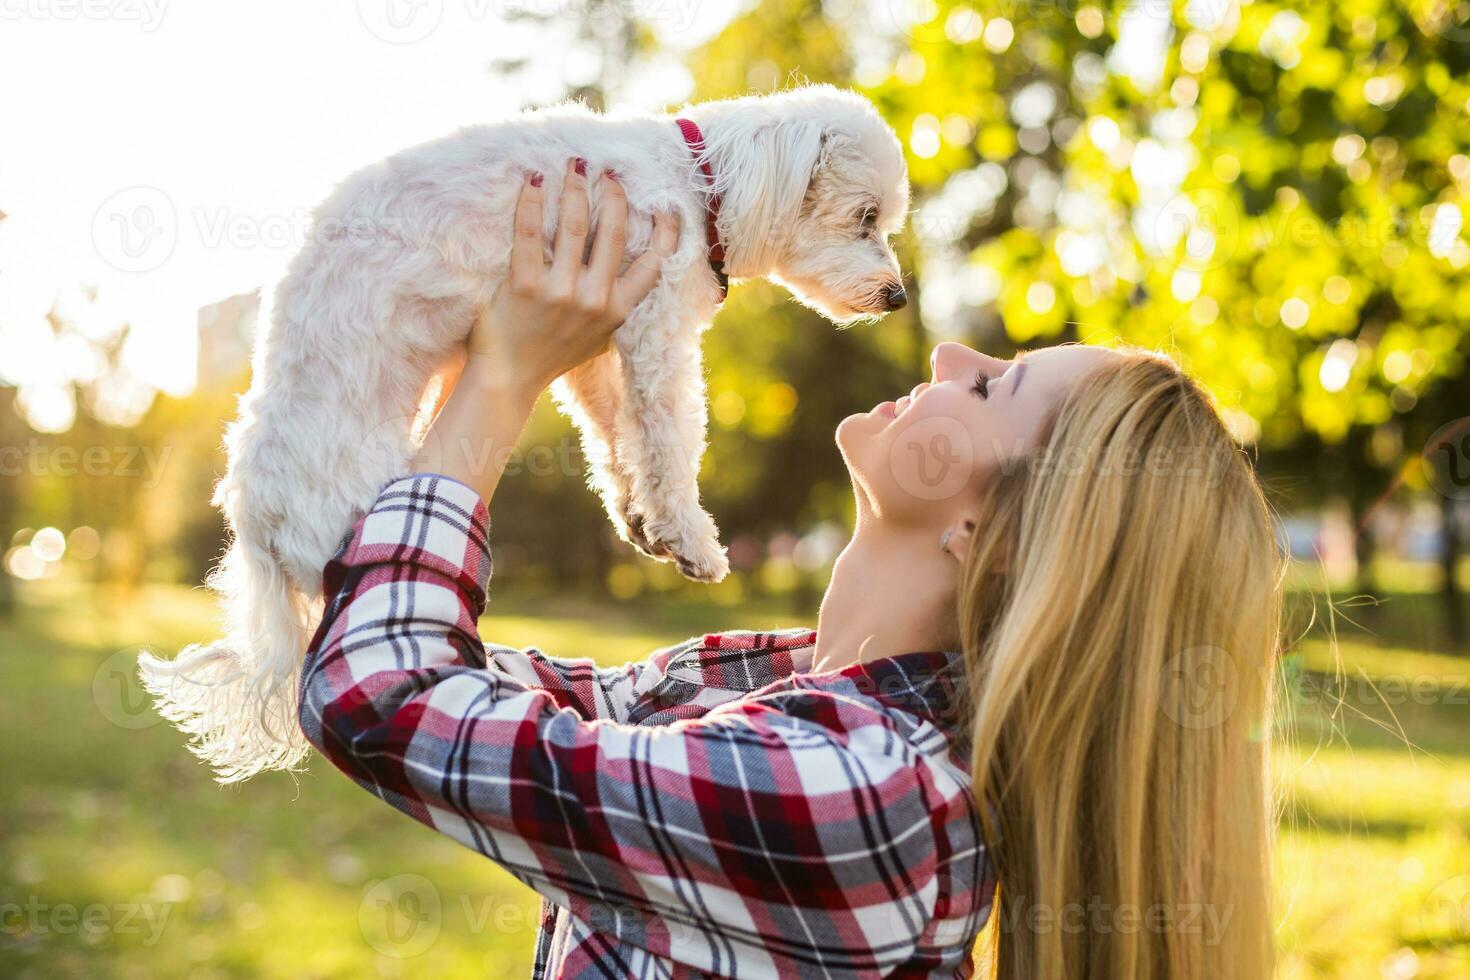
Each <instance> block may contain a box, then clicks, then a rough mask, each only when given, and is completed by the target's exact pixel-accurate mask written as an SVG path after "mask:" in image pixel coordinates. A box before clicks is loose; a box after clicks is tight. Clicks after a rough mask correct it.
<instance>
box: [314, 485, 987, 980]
mask: <svg viewBox="0 0 1470 980" xmlns="http://www.w3.org/2000/svg"><path fill="white" fill-rule="evenodd" d="M488 525H489V519H488V514H487V512H486V509H485V507H484V505H483V504H482V503H481V501H480V500H479V498H478V496H477V495H476V494H475V493H474V492H473V491H471V490H470V489H469V488H468V487H465V486H464V485H462V484H459V483H457V482H454V481H451V480H447V479H444V478H441V477H437V476H416V477H413V478H409V479H405V480H401V481H398V482H396V483H394V484H392V485H390V486H389V487H387V488H386V489H385V490H384V492H383V494H382V496H381V497H380V498H379V500H378V503H377V504H376V506H374V508H373V509H372V511H371V512H369V514H368V515H367V516H366V517H365V518H364V519H363V520H362V522H361V523H360V524H359V525H358V527H357V528H356V530H355V531H354V533H353V535H352V537H351V538H350V539H349V541H348V543H347V544H346V545H345V546H344V549H343V551H342V552H340V553H339V555H338V556H337V557H336V558H335V559H334V560H333V562H332V563H331V565H329V566H328V571H327V586H328V589H329V590H330V594H331V599H330V602H329V605H328V609H327V613H326V616H325V618H324V620H323V623H322V626H321V628H320V629H319V631H318V633H317V635H316V637H315V638H314V640H313V642H312V644H311V649H310V651H309V652H308V655H307V662H306V666H305V669H304V674H303V678H302V700H301V704H302V708H301V725H302V729H303V731H304V732H305V733H306V735H307V737H308V738H309V739H310V740H311V742H312V743H313V744H314V745H315V746H317V747H318V748H319V749H320V750H321V751H322V753H323V754H324V755H326V756H327V758H328V759H330V760H331V761H332V763H333V764H334V765H336V766H337V767H338V768H340V769H341V770H342V771H343V772H345V773H346V774H347V775H349V776H350V777H352V778H353V779H354V780H356V781H357V782H358V783H359V784H360V785H362V786H363V787H364V788H366V789H368V790H369V791H371V792H373V793H374V794H375V795H377V796H379V797H380V798H381V799H383V800H384V801H386V802H387V803H389V804H391V805H393V806H395V807H397V808H398V809H400V810H402V811H403V812H405V813H407V814H409V815H410V816H412V817H414V818H415V819H417V820H420V821H422V822H423V823H425V824H427V825H428V826H431V827H433V828H435V829H436V830H439V831H441V832H443V833H445V834H447V835H449V836H451V837H453V838H454V839H456V840H458V841H460V842H461V843H463V844H465V845H466V846H468V847H471V848H474V849H475V850H476V851H478V852H480V853H482V854H484V855H486V856H487V857H490V858H492V859H494V860H495V861H497V862H498V863H500V864H502V865H503V866H504V867H506V868H507V869H508V870H510V871H511V872H512V873H513V874H515V875H516V876H517V877H518V878H520V879H521V880H522V881H524V882H525V883H526V884H528V885H530V886H531V887H532V888H534V889H536V890H537V891H538V892H540V893H541V894H542V895H544V896H546V897H547V898H549V899H551V900H552V901H554V902H556V903H558V904H561V905H564V906H566V907H568V908H570V909H571V910H572V912H573V913H574V914H575V915H576V916H577V917H578V918H579V919H580V920H581V921H583V922H586V923H589V924H591V925H592V927H593V928H596V929H599V930H600V931H603V932H606V933H609V934H612V935H615V936H617V937H618V938H619V939H621V940H623V941H625V942H628V943H630V944H632V945H635V946H639V947H641V948H644V949H647V950H649V951H651V952H654V953H656V954H658V955H662V956H668V957H672V958H674V959H676V960H679V961H681V962H684V963H690V964H695V965H697V966H698V967H699V968H700V969H703V970H707V971H710V972H716V973H728V972H730V970H731V967H732V964H733V962H734V958H735V957H737V956H738V957H741V963H742V964H749V963H751V962H754V960H753V959H752V958H756V957H762V956H769V955H773V954H774V955H778V956H779V955H780V954H782V953H786V952H793V953H794V952H795V951H797V950H808V951H809V950H811V949H812V948H816V949H818V950H819V951H820V952H819V953H818V954H817V955H819V956H820V957H821V962H820V963H818V964H811V965H812V966H813V968H819V967H825V968H827V969H829V970H834V971H875V970H876V971H881V970H883V969H886V968H889V967H893V966H896V965H898V964H900V963H902V962H904V961H905V960H906V959H907V958H908V957H909V956H910V955H911V954H912V952H913V949H914V947H915V944H916V943H917V941H918V940H919V938H920V936H921V935H922V934H923V932H924V930H925V929H926V928H927V927H928V925H929V923H930V921H931V919H932V917H933V915H934V902H935V900H936V894H937V892H938V885H937V881H936V879H937V874H938V872H937V868H938V867H939V865H940V863H941V861H942V860H943V854H942V849H943V845H942V843H941V842H940V839H939V838H940V835H939V834H937V833H936V829H935V827H936V821H938V822H941V823H942V821H943V820H944V819H945V818H946V814H952V812H953V808H954V807H955V806H956V805H957V804H958V801H957V799H956V796H955V793H954V792H953V790H952V789H946V788H945V787H943V786H940V785H937V784H936V782H935V781H934V779H933V777H932V775H931V774H930V771H929V769H928V768H927V767H926V766H924V765H922V764H921V762H920V760H918V759H916V758H914V757H913V755H914V750H913V749H912V747H911V746H910V745H909V744H908V743H907V742H906V741H905V740H904V739H903V738H902V737H901V736H900V734H899V733H898V732H897V731H896V730H894V728H893V726H892V722H890V721H889V719H888V718H887V717H886V716H885V715H884V714H883V713H881V712H879V711H877V710H876V709H874V708H873V707H871V706H868V705H865V704H861V703H855V702H852V701H849V700H846V699H842V698H836V697H833V696H831V695H829V694H827V693H826V692H821V691H811V690H797V691H785V692H782V693H779V694H772V695H769V696H767V697H764V698H757V699H755V700H754V701H749V702H743V703H736V704H732V705H730V706H728V707H726V708H717V709H715V710H714V711H711V712H710V713H708V714H706V715H705V716H704V717H702V718H700V719H698V720H695V721H691V722H680V723H676V724H673V725H667V726H659V727H652V728H644V727H638V726H633V725H625V724H619V723H616V722H608V721H588V720H586V719H585V718H584V717H583V716H582V715H580V714H579V713H577V712H575V711H571V710H567V709H565V708H561V707H559V706H558V703H557V699H556V698H555V697H553V696H552V695H551V694H549V693H547V692H546V691H544V690H540V689H538V688H535V687H531V686H528V685H527V684H525V683H523V682H522V681H520V680H517V679H516V678H514V677H512V676H510V675H509V674H508V673H506V672H504V671H502V670H499V669H496V667H495V665H494V664H493V663H487V661H486V659H485V655H484V651H483V648H482V646H481V645H480V642H479V638H478V636H477V635H476V626H475V624H476V621H477V619H478V617H479V614H480V612H481V611H482V608H483V604H484V600H485V590H486V587H487V583H488V580H489V575H490V558H489V551H488V548H487V545H486V539H487V532H488ZM806 955H810V954H809V953H808V954H806Z"/></svg>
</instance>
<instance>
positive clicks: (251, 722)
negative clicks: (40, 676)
mask: <svg viewBox="0 0 1470 980" xmlns="http://www.w3.org/2000/svg"><path fill="white" fill-rule="evenodd" d="M227 484H228V477H227V478H226V481H225V482H222V483H221V485H220V487H219V490H218V492H217V495H216V503H219V504H221V505H222V506H223V509H224V510H225V512H226V514H231V515H233V516H239V515H238V513H237V511H236V507H235V506H232V504H238V503H239V501H230V500H229V499H228V497H229V493H230V491H229V489H228V486H227ZM231 523H232V525H233V528H232V530H233V536H232V539H231V542H230V547H229V550H228V551H227V552H226V553H225V557H224V559H223V560H222V561H221V562H220V565H219V567H218V568H216V569H215V570H214V572H212V573H211V575H210V577H209V586H210V587H211V588H212V589H213V590H214V591H215V592H217V593H218V594H219V595H220V598H221V600H222V601H221V605H222V607H223V609H224V612H225V619H226V623H225V625H226V633H225V637H224V639H222V640H220V641H218V642H216V643H212V644H210V645H208V646H200V645H197V644H196V645H194V646H191V647H188V648H186V649H185V650H183V651H182V652H181V653H180V654H179V655H178V657H177V658H176V659H174V660H160V659H159V658H157V657H154V656H152V655H151V654H148V653H143V654H141V655H140V656H139V657H138V673H139V676H140V677H141V678H142V681H143V685H144V687H146V688H147V689H148V691H149V692H150V693H151V694H152V695H153V697H154V706H155V707H156V708H157V709H158V713H159V714H161V715H162V716H163V717H165V718H167V719H168V720H170V721H172V722H174V724H176V725H177V726H178V727H179V730H180V731H183V732H184V733H185V734H187V735H188V736H189V750H190V751H191V752H193V753H194V754H195V755H197V756H198V757H199V758H201V759H203V760H204V761H205V762H207V763H209V764H210V765H211V766H213V767H214V769H215V774H216V778H217V779H219V781H220V782H222V783H232V782H238V781H240V780H243V779H249V778H250V777H251V776H254V775H256V774H258V773H261V772H265V771H268V770H271V769H294V768H296V767H298V766H299V765H300V763H301V762H302V760H303V759H304V758H305V757H306V754H307V751H308V748H309V746H308V744H307V741H306V738H305V736H303V735H302V733H301V728H300V724H299V722H298V720H297V702H298V697H299V691H298V687H297V679H298V678H297V674H298V669H299V665H300V663H301V657H302V655H303V653H304V652H305V650H306V643H307V639H308V630H309V628H310V619H311V615H312V610H311V607H312V605H314V603H312V602H310V601H309V600H308V598H307V597H306V596H305V595H303V594H302V593H301V592H300V591H299V590H298V589H297V588H296V587H295V586H294V585H293V584H292V582H291V580H290V577H289V575H288V574H287V572H286V569H285V568H283V567H282V565H281V563H280V562H279V561H278V560H277V559H276V556H275V555H274V553H273V551H272V549H271V548H270V546H269V545H268V544H266V543H264V542H263V541H261V540H259V538H258V537H257V535H258V534H259V531H258V529H257V528H256V527H255V526H254V524H253V523H252V522H250V521H245V522H236V521H232V522H231Z"/></svg>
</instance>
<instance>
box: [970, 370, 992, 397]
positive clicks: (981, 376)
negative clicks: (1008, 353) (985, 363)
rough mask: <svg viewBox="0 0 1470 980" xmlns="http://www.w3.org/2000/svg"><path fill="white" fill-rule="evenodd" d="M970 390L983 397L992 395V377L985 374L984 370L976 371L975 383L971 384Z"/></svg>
mask: <svg viewBox="0 0 1470 980" xmlns="http://www.w3.org/2000/svg"><path fill="white" fill-rule="evenodd" d="M970 390H971V391H973V392H974V393H975V394H977V395H979V396H980V397H981V398H989V397H990V379H989V378H987V377H986V376H985V373H984V372H983V371H982V372H978V373H976V375H975V383H974V384H973V385H971V386H970Z"/></svg>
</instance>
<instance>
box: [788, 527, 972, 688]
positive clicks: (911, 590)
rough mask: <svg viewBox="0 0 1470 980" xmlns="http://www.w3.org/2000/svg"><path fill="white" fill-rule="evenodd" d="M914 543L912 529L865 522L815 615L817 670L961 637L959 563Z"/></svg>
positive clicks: (947, 645) (949, 645)
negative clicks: (926, 551) (957, 603)
mask: <svg viewBox="0 0 1470 980" xmlns="http://www.w3.org/2000/svg"><path fill="white" fill-rule="evenodd" d="M934 547H935V554H933V555H928V554H924V553H923V552H922V549H916V548H915V546H914V541H913V535H912V533H911V532H910V533H902V532H897V531H894V530H891V529H889V528H886V527H884V526H882V525H881V524H879V523H878V522H877V521H861V520H860V521H859V522H858V529H857V530H856V531H855V532H854V533H853V536H852V540H851V541H849V542H848V543H847V547H846V548H844V549H843V550H842V553H841V554H840V555H838V556H837V562H836V564H835V565H833V567H832V580H831V582H829V583H828V585H827V593H826V595H824V596H823V597H822V609H821V612H820V613H819V614H818V616H817V649H816V653H815V661H814V665H813V669H815V670H840V669H842V668H843V667H847V666H850V665H851V664H855V663H860V662H861V663H867V662H869V661H873V660H879V659H882V658H884V657H893V656H898V655H900V654H904V653H915V652H918V651H927V650H945V649H953V647H954V644H955V643H956V642H957V641H958V629H957V623H956V611H955V609H956V607H955V568H952V567H949V565H950V564H952V563H947V562H946V560H945V558H944V556H943V555H940V554H939V553H938V544H937V540H936V544H935V546H934Z"/></svg>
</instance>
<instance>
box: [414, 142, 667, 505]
mask: <svg viewBox="0 0 1470 980" xmlns="http://www.w3.org/2000/svg"><path fill="white" fill-rule="evenodd" d="M584 169H585V164H582V163H581V162H580V161H572V162H569V163H568V164H567V174H566V184H565V189H564V190H563V192H562V204H561V214H560V216H559V219H558V226H557V233H556V244H555V246H554V248H553V250H552V259H551V264H550V265H549V266H548V265H547V264H546V261H545V260H544V259H543V258H542V255H543V253H544V251H545V241H544V238H543V236H542V233H541V226H542V205H543V203H544V198H545V194H544V192H543V190H542V188H541V181H540V179H539V178H540V175H539V174H537V175H535V176H534V177H530V178H528V179H527V180H526V181H525V183H524V184H523V185H522V187H521V195H520V199H519V201H518V202H517V205H516V217H515V237H514V240H513V242H512V244H511V255H510V271H509V273H508V274H507V278H506V281H505V282H504V283H502V284H501V286H500V288H499V289H497V290H496V291H495V296H494V298H493V299H492V300H491V303H490V305H489V306H488V307H487V308H485V309H483V310H481V311H480V314H479V316H478V318H477V319H476V321H475V325H474V328H473V329H472V330H471V331H470V337H469V343H468V348H467V353H466V355H465V359H464V364H463V366H462V367H460V368H459V369H458V370H455V369H453V368H450V369H449V370H448V372H447V375H446V377H445V379H444V380H445V381H446V382H447V385H446V386H448V387H452V394H450V395H449V398H448V400H447V401H446V402H444V404H443V406H442V409H441V410H440V411H439V412H438V413H437V416H436V417H435V418H434V422H433V425H432V426H431V427H430V429H429V433H428V436H427V438H426V439H425V440H424V443H423V447H422V449H421V450H420V452H419V454H418V456H417V458H416V459H415V460H414V469H415V471H416V472H435V473H442V474H443V475H445V476H449V477H453V478H454V479H456V480H459V481H460V482H462V483H465V484H467V485H469V486H470V487H473V488H474V489H475V490H477V491H478V492H479V493H480V496H481V497H483V498H484V499H485V501H486V503H487V504H488V503H489V501H490V498H491V497H492V496H493V495H494V492H495V487H496V485H497V484H498V483H499V482H500V474H501V473H502V472H503V471H504V469H505V466H506V463H507V462H508V461H509V458H510V453H511V451H512V450H513V449H514V448H515V443H516V440H517V439H518V438H520V434H521V430H522V429H524V428H525V425H526V419H527V417H528V416H529V415H530V414H531V408H532V407H533V406H534V405H535V404H536V399H537V397H539V396H540V394H541V392H542V391H543V390H545V388H546V386H547V385H549V384H550V383H551V382H552V381H554V380H556V379H557V378H558V377H560V376H561V375H563V374H565V373H566V372H567V371H570V370H571V369H572V368H575V367H577V366H578V365H580V364H582V363H583V362H585V361H587V360H589V359H590V358H592V357H595V356H596V355H598V354H600V353H602V352H603V351H605V350H607V349H608V347H609V346H610V345H611V343H612V337H613V333H614V332H615V331H616V330H617V328H618V327H619V326H620V325H621V324H622V322H623V321H624V320H625V319H627V316H628V314H629V312H631V311H632V309H633V307H635V306H637V305H638V302H639V301H640V300H641V299H643V297H644V296H646V295H647V294H648V291H649V290H650V289H652V288H653V286H654V284H655V283H656V282H657V281H658V276H659V272H660V271H661V270H662V268H663V260H664V259H665V258H667V257H668V256H670V255H672V254H673V252H674V248H675V246H676V245H677V244H678V240H679V224H678V219H677V218H676V217H672V216H668V215H663V214H659V215H656V216H655V218H654V233H653V243H652V247H651V248H649V250H648V251H647V252H645V253H644V254H643V255H641V256H639V257H638V259H637V260H636V261H634V262H633V263H632V264H631V265H630V266H629V267H628V269H627V271H625V272H624V273H623V274H622V275H621V276H619V275H617V271H618V265H619V264H620V263H621V262H622V259H623V251H624V249H625V248H626V246H627V241H628V199H627V196H626V195H625V194H624V193H623V188H622V186H621V185H620V184H619V183H618V182H617V180H616V179H614V178H612V177H611V176H608V175H607V174H603V175H602V176H601V177H600V178H599V179H600V180H602V182H603V183H602V201H601V203H600V205H599V206H598V213H597V217H598V226H597V234H596V236H595V237H594V241H593V243H592V252H591V258H590V261H589V262H587V263H585V264H584V263H583V261H582V257H583V255H584V253H585V251H586V244H587V233H588V227H589V225H590V218H589V214H588V211H589V207H588V200H587V177H586V175H585V173H584V172H583V170H584ZM454 374H458V380H457V381H456V380H454V378H453V375H454Z"/></svg>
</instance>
